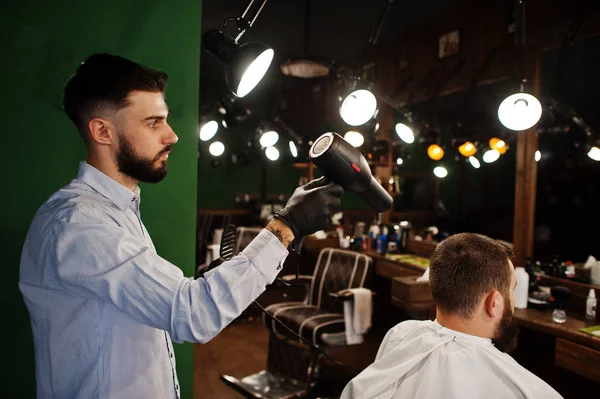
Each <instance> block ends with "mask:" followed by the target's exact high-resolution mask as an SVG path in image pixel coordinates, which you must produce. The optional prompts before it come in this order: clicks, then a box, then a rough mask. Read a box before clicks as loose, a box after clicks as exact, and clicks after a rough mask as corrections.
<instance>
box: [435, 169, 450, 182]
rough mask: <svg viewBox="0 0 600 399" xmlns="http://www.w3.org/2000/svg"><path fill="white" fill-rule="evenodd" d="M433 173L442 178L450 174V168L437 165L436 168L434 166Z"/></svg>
mask: <svg viewBox="0 0 600 399" xmlns="http://www.w3.org/2000/svg"><path fill="white" fill-rule="evenodd" d="M433 174H434V175H436V176H437V177H439V178H440V179H443V178H444V177H446V176H448V170H447V169H446V168H444V167H443V166H436V167H435V168H433Z"/></svg>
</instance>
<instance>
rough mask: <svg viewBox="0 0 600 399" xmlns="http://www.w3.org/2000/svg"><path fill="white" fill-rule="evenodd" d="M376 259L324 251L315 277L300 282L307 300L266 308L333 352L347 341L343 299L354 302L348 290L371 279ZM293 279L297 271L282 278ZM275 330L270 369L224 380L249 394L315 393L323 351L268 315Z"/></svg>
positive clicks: (296, 395) (289, 395)
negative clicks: (313, 390)
mask: <svg viewBox="0 0 600 399" xmlns="http://www.w3.org/2000/svg"><path fill="white" fill-rule="evenodd" d="M371 265H372V259H371V258H370V257H369V256H367V255H364V254H361V253H358V252H353V251H348V250H342V249H334V248H325V249H323V250H321V252H320V253H319V256H318V259H317V264H316V266H315V269H314V273H313V275H312V276H305V275H301V276H300V277H299V279H298V284H303V285H305V286H306V296H305V298H304V300H303V301H302V302H280V303H274V304H272V305H270V306H268V307H267V308H266V310H267V311H268V313H269V315H270V316H274V317H276V318H277V319H279V320H280V321H282V322H283V323H284V324H285V325H286V326H288V327H289V328H290V329H291V330H293V331H294V332H295V333H296V334H298V335H300V336H302V337H304V338H305V339H306V340H308V341H309V342H311V343H312V344H314V345H318V346H319V347H320V348H322V349H324V350H325V351H327V353H328V354H329V352H331V351H333V350H335V349H336V348H340V347H342V346H344V345H347V343H346V331H345V323H344V300H348V299H350V300H352V296H351V295H348V294H349V292H348V291H347V290H348V289H351V288H361V287H364V286H365V285H366V284H368V283H369V280H370V274H371V273H370V272H371V269H372V268H371ZM282 278H283V279H284V280H286V281H293V280H294V278H295V275H289V276H283V277H282ZM263 322H264V324H265V326H266V328H267V329H268V330H269V332H270V334H269V335H270V337H269V347H268V358H267V368H266V370H262V371H260V372H258V373H256V374H253V375H249V376H247V377H245V378H242V379H241V380H240V379H237V378H235V377H232V376H229V375H223V376H221V379H222V380H223V381H224V382H225V383H226V384H228V385H229V386H231V387H232V388H234V389H235V390H237V391H238V392H239V393H241V394H243V395H244V396H246V397H248V398H262V399H275V398H277V399H282V398H286V399H287V398H299V397H303V396H307V395H309V394H310V393H311V389H312V388H313V387H315V384H316V382H317V381H318V380H319V377H320V373H321V364H322V360H323V357H324V355H323V354H322V353H320V352H319V351H318V350H317V349H315V348H314V347H312V346H310V345H308V344H306V343H305V342H304V341H302V340H300V339H299V338H297V337H295V336H294V335H292V334H290V333H289V331H287V330H286V329H285V328H284V327H283V326H281V325H280V324H279V323H277V322H276V321H274V320H273V317H269V316H266V315H264V314H263Z"/></svg>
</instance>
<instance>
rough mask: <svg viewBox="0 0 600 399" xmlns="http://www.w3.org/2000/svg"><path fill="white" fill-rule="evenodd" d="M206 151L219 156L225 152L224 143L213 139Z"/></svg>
mask: <svg viewBox="0 0 600 399" xmlns="http://www.w3.org/2000/svg"><path fill="white" fill-rule="evenodd" d="M208 151H209V152H210V155H212V156H213V157H219V156H221V155H223V153H224V152H225V145H224V144H223V143H221V142H220V141H215V142H213V143H211V145H210V146H209V147H208Z"/></svg>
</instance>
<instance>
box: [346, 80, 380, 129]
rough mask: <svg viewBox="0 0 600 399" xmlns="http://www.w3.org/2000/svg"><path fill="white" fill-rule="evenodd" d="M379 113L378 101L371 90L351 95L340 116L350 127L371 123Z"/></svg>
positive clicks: (347, 98) (357, 91) (347, 97)
mask: <svg viewBox="0 0 600 399" xmlns="http://www.w3.org/2000/svg"><path fill="white" fill-rule="evenodd" d="M375 111H377V99H376V98H375V95H374V94H373V93H371V92H370V91H369V90H365V89H360V90H355V91H353V92H352V93H350V94H349V95H348V96H346V98H345V99H344V101H343V102H342V106H341V107H340V116H341V117H342V119H343V120H344V122H346V123H347V124H349V125H350V126H360V125H363V124H365V123H367V122H368V121H369V119H371V118H372V117H373V115H374V114H375Z"/></svg>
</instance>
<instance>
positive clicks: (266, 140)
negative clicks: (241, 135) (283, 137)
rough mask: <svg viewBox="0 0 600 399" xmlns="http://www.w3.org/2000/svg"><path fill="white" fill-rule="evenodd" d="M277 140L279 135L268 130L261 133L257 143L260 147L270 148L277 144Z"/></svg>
mask: <svg viewBox="0 0 600 399" xmlns="http://www.w3.org/2000/svg"><path fill="white" fill-rule="evenodd" d="M278 140H279V133H277V132H276V131H274V130H269V131H266V132H264V133H261V135H260V139H259V143H260V145H261V146H262V147H271V146H274V145H275V144H277V141H278Z"/></svg>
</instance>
